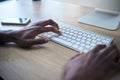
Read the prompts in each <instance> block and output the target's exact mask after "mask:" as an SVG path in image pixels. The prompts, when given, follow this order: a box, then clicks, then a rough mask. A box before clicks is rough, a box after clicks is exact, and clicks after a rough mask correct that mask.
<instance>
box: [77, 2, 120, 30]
mask: <svg viewBox="0 0 120 80" xmlns="http://www.w3.org/2000/svg"><path fill="white" fill-rule="evenodd" d="M77 1H78V3H80V4H81V5H84V6H90V7H94V8H95V9H94V10H93V11H91V12H90V13H88V14H86V15H84V16H82V17H80V18H79V19H78V22H82V23H86V24H90V25H93V26H96V27H100V28H104V29H108V30H116V29H117V28H118V25H119V23H120V0H77Z"/></svg>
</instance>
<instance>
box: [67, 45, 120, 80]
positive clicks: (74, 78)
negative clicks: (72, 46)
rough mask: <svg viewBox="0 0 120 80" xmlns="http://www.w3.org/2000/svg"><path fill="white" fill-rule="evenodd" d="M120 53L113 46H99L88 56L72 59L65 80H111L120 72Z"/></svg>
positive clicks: (78, 56)
mask: <svg viewBox="0 0 120 80" xmlns="http://www.w3.org/2000/svg"><path fill="white" fill-rule="evenodd" d="M119 59H120V52H119V51H118V49H117V47H116V46H115V45H114V44H113V45H111V46H109V47H106V46H105V45H98V46H96V47H95V48H94V49H92V50H91V51H89V52H88V53H87V54H86V53H84V54H83V55H80V54H78V55H76V56H74V57H72V58H71V59H70V60H69V61H68V63H67V65H66V70H65V80H110V79H111V77H113V76H114V75H116V74H117V73H118V72H120V62H119Z"/></svg>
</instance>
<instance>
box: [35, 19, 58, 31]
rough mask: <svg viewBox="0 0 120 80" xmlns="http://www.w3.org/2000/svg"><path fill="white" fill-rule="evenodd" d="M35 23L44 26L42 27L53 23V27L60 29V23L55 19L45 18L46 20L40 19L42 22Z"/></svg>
mask: <svg viewBox="0 0 120 80" xmlns="http://www.w3.org/2000/svg"><path fill="white" fill-rule="evenodd" d="M34 25H35V26H42V27H45V26H47V25H52V26H53V27H55V28H57V29H59V27H58V24H57V23H56V22H55V21H53V20H52V19H49V20H45V21H40V22H37V23H36V24H34Z"/></svg>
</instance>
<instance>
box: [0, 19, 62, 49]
mask: <svg viewBox="0 0 120 80" xmlns="http://www.w3.org/2000/svg"><path fill="white" fill-rule="evenodd" d="M48 25H50V26H49V27H47V26H48ZM50 31H52V32H54V33H57V34H58V35H61V32H60V31H59V27H58V24H57V23H56V22H54V21H53V20H51V19H49V20H45V21H39V22H37V23H34V24H32V25H30V26H27V27H25V28H23V29H22V30H19V31H5V32H3V33H2V35H3V36H7V38H6V37H4V38H3V40H1V43H2V42H15V43H16V44H17V45H18V46H20V47H24V48H29V47H31V46H33V45H36V44H44V43H47V42H48V41H49V39H47V38H42V39H41V38H40V39H35V37H36V36H37V35H38V34H41V33H44V32H50ZM6 32H7V33H6ZM4 34H5V35H4ZM0 36H1V34H0ZM4 40H5V41H4Z"/></svg>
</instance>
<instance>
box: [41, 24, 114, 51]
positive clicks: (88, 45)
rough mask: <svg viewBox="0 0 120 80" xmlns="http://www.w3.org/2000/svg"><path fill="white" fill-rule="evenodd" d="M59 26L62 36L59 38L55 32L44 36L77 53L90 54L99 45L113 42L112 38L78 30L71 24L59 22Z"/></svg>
mask: <svg viewBox="0 0 120 80" xmlns="http://www.w3.org/2000/svg"><path fill="white" fill-rule="evenodd" d="M58 25H59V27H60V31H61V32H62V35H61V36H57V35H56V34H55V33H53V32H48V33H44V34H42V36H43V37H47V38H50V39H51V40H52V41H54V42H56V43H59V44H61V45H63V46H66V47H68V48H71V49H73V50H75V51H79V52H80V51H83V52H88V51H89V50H90V49H92V48H93V47H94V46H96V45H97V44H106V45H108V46H109V45H110V44H111V43H112V41H113V38H112V37H109V36H106V35H102V34H98V33H95V32H92V31H89V30H85V29H82V28H78V27H76V26H73V25H70V24H66V23H62V22H58Z"/></svg>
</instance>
